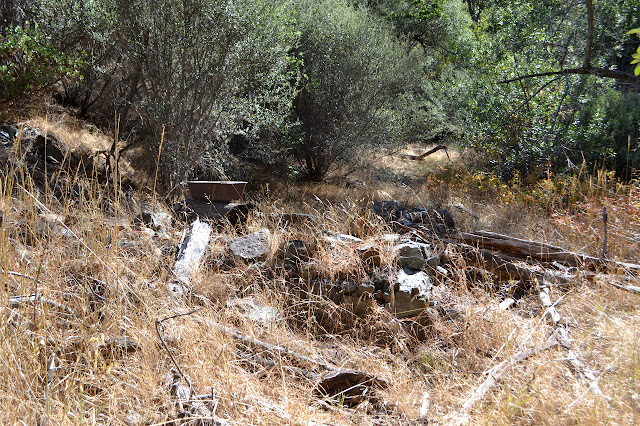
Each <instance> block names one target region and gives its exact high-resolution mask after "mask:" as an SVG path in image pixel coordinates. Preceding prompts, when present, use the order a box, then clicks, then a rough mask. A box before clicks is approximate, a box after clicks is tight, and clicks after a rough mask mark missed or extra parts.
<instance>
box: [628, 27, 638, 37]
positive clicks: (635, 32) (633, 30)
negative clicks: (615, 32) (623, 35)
mask: <svg viewBox="0 0 640 426" xmlns="http://www.w3.org/2000/svg"><path fill="white" fill-rule="evenodd" d="M627 34H638V36H639V37H640V28H634V29H632V30H630V31H627Z"/></svg>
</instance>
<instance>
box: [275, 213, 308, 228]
mask: <svg viewBox="0 0 640 426" xmlns="http://www.w3.org/2000/svg"><path fill="white" fill-rule="evenodd" d="M268 217H269V218H271V219H274V220H276V221H278V223H279V224H280V225H281V226H286V225H298V224H309V225H314V224H315V223H316V217H315V216H314V215H311V214H307V213H273V214H270V215H269V216H268Z"/></svg>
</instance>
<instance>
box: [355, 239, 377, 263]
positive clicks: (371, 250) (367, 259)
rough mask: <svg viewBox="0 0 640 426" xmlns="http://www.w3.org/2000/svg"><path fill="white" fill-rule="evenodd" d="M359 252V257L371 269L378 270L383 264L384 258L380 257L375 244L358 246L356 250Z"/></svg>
mask: <svg viewBox="0 0 640 426" xmlns="http://www.w3.org/2000/svg"><path fill="white" fill-rule="evenodd" d="M356 251H357V252H358V257H360V260H362V261H363V262H364V263H365V265H367V266H369V267H374V268H378V267H380V264H381V263H382V258H381V257H380V250H379V248H378V247H376V246H375V245H373V244H364V245H361V246H358V247H357V248H356Z"/></svg>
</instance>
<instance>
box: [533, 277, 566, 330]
mask: <svg viewBox="0 0 640 426" xmlns="http://www.w3.org/2000/svg"><path fill="white" fill-rule="evenodd" d="M538 285H539V288H540V293H539V294H540V302H541V303H542V306H544V307H545V308H546V313H547V314H549V317H550V318H551V321H552V323H553V325H558V323H559V322H560V320H561V319H562V317H561V316H560V313H558V310H557V309H556V308H555V303H552V302H551V296H550V295H549V286H548V285H547V283H546V282H545V281H544V279H540V280H539V281H538Z"/></svg>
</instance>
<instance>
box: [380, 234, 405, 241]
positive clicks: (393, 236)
mask: <svg viewBox="0 0 640 426" xmlns="http://www.w3.org/2000/svg"><path fill="white" fill-rule="evenodd" d="M400 238H401V237H400V234H382V235H380V236H379V237H377V238H376V241H380V242H383V243H397V242H399V241H400Z"/></svg>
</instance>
